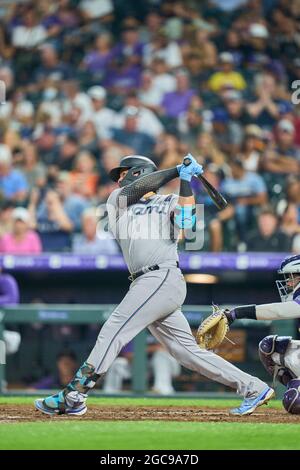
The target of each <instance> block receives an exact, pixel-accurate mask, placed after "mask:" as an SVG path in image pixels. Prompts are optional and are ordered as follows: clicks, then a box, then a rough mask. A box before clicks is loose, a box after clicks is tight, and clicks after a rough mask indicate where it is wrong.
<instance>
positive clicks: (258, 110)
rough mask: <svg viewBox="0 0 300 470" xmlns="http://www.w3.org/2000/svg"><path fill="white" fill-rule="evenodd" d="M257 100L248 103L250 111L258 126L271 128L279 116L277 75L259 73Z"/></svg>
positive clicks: (256, 83)
mask: <svg viewBox="0 0 300 470" xmlns="http://www.w3.org/2000/svg"><path fill="white" fill-rule="evenodd" d="M255 85H256V88H255V92H256V97H257V99H256V101H253V102H251V103H249V104H248V105H247V110H248V113H249V114H250V116H251V118H252V119H253V120H255V123H256V124H257V125H258V126H262V127H264V128H271V127H272V126H273V125H274V124H275V122H276V119H278V118H279V108H278V103H277V87H276V81H275V77H274V76H273V75H272V74H270V73H264V74H262V75H257V76H256V80H255Z"/></svg>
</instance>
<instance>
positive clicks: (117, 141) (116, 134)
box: [105, 106, 154, 155]
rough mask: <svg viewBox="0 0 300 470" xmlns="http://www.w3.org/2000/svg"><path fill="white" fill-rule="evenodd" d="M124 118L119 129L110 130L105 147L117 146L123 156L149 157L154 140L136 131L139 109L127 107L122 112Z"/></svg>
mask: <svg viewBox="0 0 300 470" xmlns="http://www.w3.org/2000/svg"><path fill="white" fill-rule="evenodd" d="M124 116H125V120H124V126H123V127H122V128H121V129H119V128H117V127H113V128H112V129H111V133H110V141H107V142H106V143H105V147H106V148H107V147H108V146H109V145H114V146H117V147H119V149H120V151H121V153H123V154H124V155H126V154H128V155H130V154H137V155H151V153H152V150H153V147H154V139H153V138H152V137H150V136H149V135H148V134H146V133H145V132H140V131H139V130H138V125H139V109H138V108H136V107H135V106H128V107H127V108H126V109H125V110H124Z"/></svg>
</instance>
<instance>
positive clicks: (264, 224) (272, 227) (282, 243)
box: [246, 207, 291, 252]
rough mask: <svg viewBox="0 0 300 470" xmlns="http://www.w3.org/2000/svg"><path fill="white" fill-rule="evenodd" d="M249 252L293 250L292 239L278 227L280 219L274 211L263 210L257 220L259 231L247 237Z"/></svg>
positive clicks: (256, 230)
mask: <svg viewBox="0 0 300 470" xmlns="http://www.w3.org/2000/svg"><path fill="white" fill-rule="evenodd" d="M246 245H247V250H248V251H266V252H269V251H279V252H288V251H290V249H291V239H290V237H289V236H288V235H287V234H286V233H284V232H283V231H281V230H280V229H279V227H278V219H277V217H276V214H275V213H274V212H273V210H272V209H269V208H268V207H267V208H265V209H262V210H261V212H260V213H259V215H258V219H257V229H255V230H254V231H253V232H251V233H250V234H249V235H248V236H247V237H246Z"/></svg>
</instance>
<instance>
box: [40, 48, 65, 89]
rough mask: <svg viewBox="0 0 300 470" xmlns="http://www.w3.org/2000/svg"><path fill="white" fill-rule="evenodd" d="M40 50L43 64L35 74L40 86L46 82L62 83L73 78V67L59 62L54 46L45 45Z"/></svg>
mask: <svg viewBox="0 0 300 470" xmlns="http://www.w3.org/2000/svg"><path fill="white" fill-rule="evenodd" d="M39 50H40V56H41V64H40V66H39V67H38V69H37V71H36V74H35V80H36V81H37V82H39V84H41V82H43V81H45V80H47V81H49V80H50V81H52V82H61V81H63V80H68V79H69V78H71V77H72V68H71V66H70V65H69V64H66V63H64V62H61V61H60V60H59V57H58V53H57V51H56V49H55V47H54V45H53V44H51V43H46V44H43V45H42V46H40V48H39Z"/></svg>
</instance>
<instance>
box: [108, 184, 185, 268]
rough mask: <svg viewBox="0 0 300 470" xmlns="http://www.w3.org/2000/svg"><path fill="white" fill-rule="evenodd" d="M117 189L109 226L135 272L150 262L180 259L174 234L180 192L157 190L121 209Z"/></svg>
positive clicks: (111, 200)
mask: <svg viewBox="0 0 300 470" xmlns="http://www.w3.org/2000/svg"><path fill="white" fill-rule="evenodd" d="M120 191H121V189H116V190H115V191H113V192H112V193H111V195H110V196H109V198H108V200H107V211H108V219H109V228H110V230H111V232H112V233H113V235H114V237H115V238H116V240H117V241H118V243H119V245H120V247H121V250H122V253H123V256H124V259H125V262H126V264H127V266H128V269H129V271H130V272H131V273H134V272H137V271H139V270H140V269H141V268H143V267H146V266H153V265H154V264H161V263H165V262H166V261H173V262H174V264H175V263H176V261H178V254H177V240H175V239H174V236H172V235H173V224H172V222H171V213H172V211H173V210H174V208H175V206H176V204H177V202H178V196H176V195H175V194H170V195H167V196H166V195H159V194H155V195H153V196H151V197H150V198H148V199H141V200H140V201H139V202H138V203H137V204H134V205H132V206H130V207H128V208H126V209H124V210H118V208H117V204H116V201H117V197H118V195H119V193H120Z"/></svg>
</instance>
